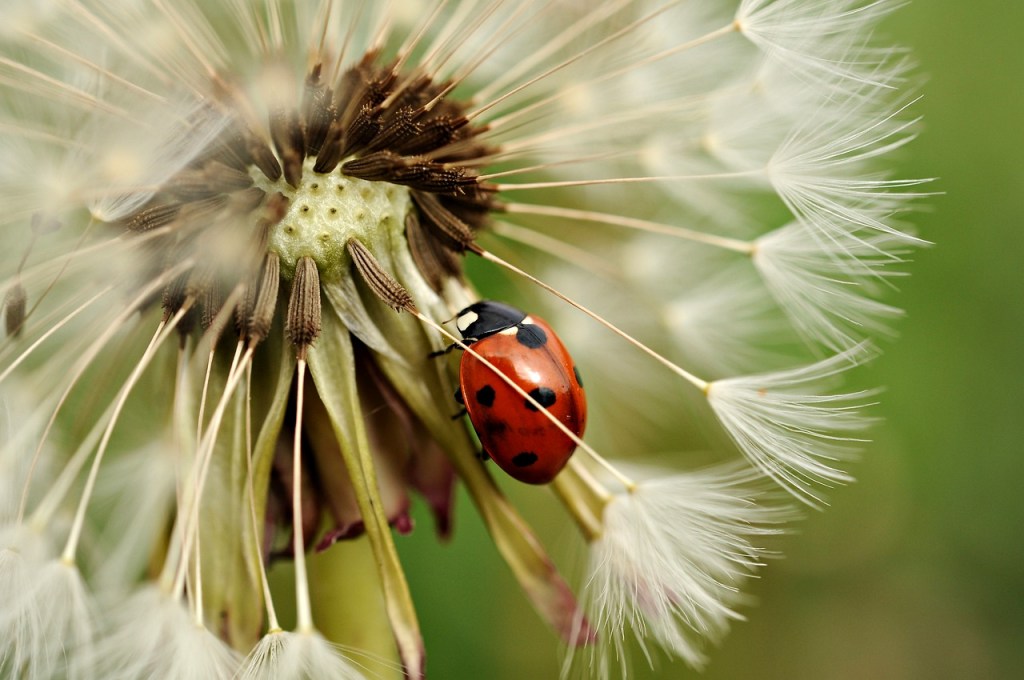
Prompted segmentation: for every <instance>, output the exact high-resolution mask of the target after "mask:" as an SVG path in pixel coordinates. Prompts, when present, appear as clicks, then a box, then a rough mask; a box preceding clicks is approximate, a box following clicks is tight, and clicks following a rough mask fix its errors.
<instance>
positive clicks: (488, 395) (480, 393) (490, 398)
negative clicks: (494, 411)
mask: <svg viewBox="0 0 1024 680" xmlns="http://www.w3.org/2000/svg"><path fill="white" fill-rule="evenodd" d="M494 397H495V393H494V388H493V387H491V386H490V385H484V386H483V387H481V388H480V389H478V390H477V391H476V403H478V404H480V405H481V406H486V407H488V408H490V407H491V406H494Z"/></svg>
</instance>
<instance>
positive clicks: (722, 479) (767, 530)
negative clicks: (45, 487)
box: [563, 466, 789, 678]
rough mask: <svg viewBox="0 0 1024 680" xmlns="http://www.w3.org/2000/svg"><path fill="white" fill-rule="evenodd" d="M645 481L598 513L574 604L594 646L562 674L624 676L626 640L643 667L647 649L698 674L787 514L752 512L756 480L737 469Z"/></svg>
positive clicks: (665, 474) (652, 476)
mask: <svg viewBox="0 0 1024 680" xmlns="http://www.w3.org/2000/svg"><path fill="white" fill-rule="evenodd" d="M645 476H646V477H649V479H647V480H646V481H642V482H640V483H639V485H638V487H637V488H636V490H635V491H633V492H632V493H621V494H619V495H616V496H615V497H614V498H613V499H612V501H611V502H610V503H609V504H608V506H607V507H606V508H605V511H604V526H603V532H602V534H601V536H600V538H598V539H597V540H596V541H594V542H593V543H592V545H591V547H590V558H589V561H588V568H587V579H586V585H585V589H584V592H583V596H582V597H583V603H584V607H585V610H586V612H587V615H588V617H589V619H590V623H591V625H593V626H594V628H595V629H596V630H597V633H598V640H599V642H598V644H597V647H596V649H594V650H592V651H591V653H590V655H589V658H587V653H586V652H583V653H581V656H582V657H583V658H577V659H574V658H573V657H572V656H570V657H569V658H568V659H567V662H566V664H565V667H564V668H563V675H567V674H569V673H570V671H571V669H572V667H573V666H574V665H576V664H578V665H579V666H580V670H581V671H582V675H584V676H586V677H590V678H605V677H608V676H609V675H612V674H615V671H616V666H618V670H620V671H621V673H622V675H623V676H626V675H627V658H626V648H625V645H626V642H627V640H628V638H629V637H630V636H635V637H636V638H637V640H638V641H639V643H640V646H641V648H642V649H643V652H644V654H645V656H647V657H648V660H649V661H650V660H651V652H650V651H649V649H648V643H649V642H651V641H654V642H656V643H657V644H658V645H660V646H661V647H663V648H664V649H665V650H667V651H669V652H670V653H672V654H674V655H676V656H678V657H680V658H682V659H684V660H685V661H686V662H687V663H689V664H690V665H692V666H695V667H700V666H702V665H703V664H704V662H705V661H706V657H705V654H704V651H703V647H704V644H705V642H711V643H714V642H717V641H718V640H720V639H721V637H722V636H723V635H724V634H725V633H726V631H727V630H728V628H729V624H730V622H731V621H733V620H737V619H741V618H742V617H741V616H740V615H739V614H738V613H737V612H736V610H735V607H736V605H737V604H739V603H740V602H741V601H742V599H743V596H742V594H741V593H740V590H739V588H740V587H741V586H742V584H743V582H744V581H745V580H746V579H747V578H749V577H750V576H751V575H752V574H753V572H754V571H755V570H756V569H757V568H758V567H759V566H761V563H762V560H763V558H764V554H763V551H762V549H761V548H759V547H758V546H757V545H756V541H757V540H758V539H759V538H761V537H763V536H765V535H768V534H772V533H776V532H777V531H778V529H777V528H776V526H775V525H777V524H778V523H779V522H781V521H784V520H785V519H787V516H788V514H789V513H788V512H787V511H786V510H784V509H781V508H771V507H769V506H766V505H762V504H760V503H761V501H762V500H763V499H761V498H760V496H761V495H762V494H761V493H760V492H759V491H758V490H757V487H756V482H755V478H756V475H755V474H752V473H751V472H750V471H749V470H742V469H740V468H738V467H737V466H732V467H723V468H715V469H709V470H705V471H702V472H694V473H688V474H678V473H675V474H674V473H672V472H669V471H664V470H662V471H657V472H656V473H655V472H654V471H650V470H648V471H646V472H645Z"/></svg>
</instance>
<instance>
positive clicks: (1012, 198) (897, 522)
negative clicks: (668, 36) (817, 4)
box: [399, 0, 1024, 680]
mask: <svg viewBox="0 0 1024 680" xmlns="http://www.w3.org/2000/svg"><path fill="white" fill-rule="evenodd" d="M1022 31H1024V3H1019V2H1008V1H1006V0H979V1H977V2H965V1H964V0H915V1H914V2H912V3H911V4H910V5H909V6H907V7H905V8H903V9H902V10H900V11H899V12H898V13H897V14H896V15H895V16H894V17H892V18H891V20H889V21H888V22H887V24H886V26H885V32H886V34H887V36H888V37H891V38H893V39H895V40H896V41H897V42H900V43H903V44H905V45H908V46H910V47H911V49H912V50H913V54H914V56H915V57H916V59H917V60H918V61H919V62H920V65H921V66H920V69H919V71H920V72H921V73H922V74H924V75H925V76H926V78H927V82H926V83H925V84H924V87H923V93H924V99H923V100H922V101H921V102H920V103H919V104H917V105H916V106H915V111H916V112H917V113H919V114H921V115H923V116H924V125H923V127H922V132H921V137H920V139H919V140H917V141H916V142H915V143H914V144H913V145H912V146H911V147H910V149H909V151H908V152H907V153H906V154H905V155H904V157H903V158H902V159H901V161H900V162H901V163H902V166H901V169H900V175H901V176H919V177H924V176H927V177H938V178H939V181H938V182H937V183H935V184H934V185H932V187H933V188H934V189H936V190H938V191H941V192H943V195H942V196H938V197H935V198H932V199H930V200H928V201H927V202H926V203H927V205H926V207H925V211H923V212H921V213H919V214H916V215H914V217H913V221H914V223H915V224H916V225H917V227H918V229H919V231H920V234H921V235H922V236H923V237H925V238H927V239H929V240H930V241H933V242H934V243H935V244H936V245H935V247H933V248H930V249H927V250H922V251H920V252H918V253H917V255H916V256H915V261H914V262H913V263H912V264H911V265H910V266H909V271H911V272H912V276H911V277H910V278H908V279H903V280H901V281H900V288H901V289H902V292H901V295H900V296H899V298H898V302H899V303H900V304H901V305H902V306H903V307H905V308H906V310H907V314H908V316H907V318H906V319H904V320H903V321H902V322H901V323H900V324H899V330H900V333H901V337H900V338H899V340H898V341H896V342H893V343H887V344H886V345H885V346H884V349H885V353H884V354H883V356H882V357H881V358H880V359H879V360H877V361H876V362H875V363H874V364H873V365H872V367H871V368H870V369H869V371H870V376H868V377H869V378H870V379H871V380H872V381H874V382H877V383H881V384H884V385H885V386H886V388H887V389H886V391H885V393H884V394H883V397H882V402H883V405H882V409H881V410H882V412H883V415H884V416H885V418H886V422H885V423H884V424H883V425H881V426H879V427H877V428H876V429H875V430H874V431H873V433H872V436H873V439H874V442H873V443H872V444H871V446H870V448H869V449H868V451H867V452H866V454H865V456H864V459H863V461H862V462H860V463H858V464H856V465H855V466H854V468H853V471H854V472H855V474H856V476H857V477H858V480H859V481H858V483H857V484H856V485H854V486H851V487H848V488H844V489H841V490H838V491H836V492H835V493H833V494H831V496H830V498H831V501H832V507H831V509H830V510H828V511H827V512H825V513H814V514H813V515H812V516H810V517H808V519H807V520H806V521H804V522H802V523H800V525H799V526H798V527H797V531H796V534H795V535H791V536H788V537H786V538H785V539H784V540H782V541H781V545H780V547H781V548H782V550H783V551H784V552H785V555H786V558H785V559H784V560H776V561H773V562H772V563H771V564H770V565H769V566H768V567H767V568H766V569H765V570H763V572H762V576H763V578H762V579H760V580H759V581H758V582H757V583H755V584H754V585H753V588H752V591H753V594H754V595H755V597H756V600H757V602H756V604H755V605H754V606H752V607H748V608H746V609H745V610H744V613H745V614H746V615H747V616H748V619H749V621H747V622H745V623H740V624H737V625H736V626H735V628H734V630H733V632H732V634H731V635H730V637H729V638H728V639H727V640H726V641H725V643H724V644H723V645H722V646H721V647H720V648H719V649H718V650H715V651H714V652H713V656H712V662H711V665H710V667H709V669H708V670H707V671H706V672H705V673H704V674H703V677H705V678H707V679H708V680H717V679H723V678H750V677H757V678H762V679H771V678H798V679H804V678H826V679H829V680H832V679H847V678H849V679H861V678H872V679H890V678H891V679H916V678H921V679H929V680H933V679H936V678H970V679H974V678H1014V677H1024V503H1022V502H1021V498H1022V494H1021V491H1020V487H1021V485H1022V483H1024V455H1022V450H1024V447H1022V440H1024V388H1022V381H1024V359H1022V355H1024V342H1022V336H1024V333H1022V331H1024V238H1022V236H1021V232H1022V231H1024V224H1022V222H1024V156H1022V152H1024V143H1022V142H1024V129H1022V128H1024V50H1022V49H1021V48H1020V44H1019V42H1020V38H1021V36H1022ZM507 488H509V490H510V493H512V494H513V495H514V496H515V500H516V502H517V504H518V505H519V506H520V507H525V508H526V510H525V514H526V515H527V517H528V519H529V520H530V521H532V522H534V524H535V525H538V526H539V530H540V531H541V533H542V535H543V537H544V539H545V542H546V543H547V544H548V545H549V546H555V547H554V548H553V550H554V552H555V553H556V555H559V556H561V557H564V558H565V559H566V562H565V564H566V566H567V567H568V566H571V559H570V558H569V555H570V553H571V551H570V550H568V549H565V550H559V547H560V546H562V545H564V544H567V543H569V541H568V540H567V539H568V538H569V537H570V536H571V527H569V525H568V523H567V522H566V521H565V519H564V514H563V513H562V512H561V511H560V510H559V509H558V508H557V507H556V505H555V504H554V503H553V501H551V499H550V498H549V497H548V496H547V494H545V493H544V492H543V490H536V489H516V488H512V487H507ZM458 509H459V510H460V512H458V514H457V518H456V520H457V525H456V533H455V537H454V539H453V541H452V542H451V543H450V544H448V545H439V544H438V543H437V541H436V540H435V538H434V536H433V535H432V532H431V531H430V529H429V526H430V525H429V518H428V517H426V516H425V515H423V514H422V513H421V514H420V515H419V527H420V529H419V530H418V531H416V532H415V533H414V534H413V535H412V536H410V537H407V538H401V539H399V544H400V548H401V550H402V553H403V562H404V563H405V565H406V570H407V573H408V575H409V578H410V581H411V586H412V591H413V593H414V596H415V598H416V601H417V607H418V610H419V613H420V616H421V618H422V625H423V628H424V634H425V636H426V641H427V649H428V653H429V656H428V669H429V671H430V675H431V676H432V677H434V678H441V679H443V680H458V679H461V678H488V679H493V680H500V679H503V678H509V679H512V678H515V679H522V678H538V679H542V680H543V679H546V678H554V677H557V673H556V672H555V671H556V669H557V662H558V653H557V645H556V641H555V639H554V637H553V636H552V635H551V634H550V633H549V632H548V630H547V629H546V627H545V626H544V624H543V623H542V622H541V621H540V620H539V618H537V617H536V615H535V614H534V613H533V612H532V610H531V609H530V607H529V605H528V604H527V602H526V600H525V598H524V597H523V596H522V594H521V592H520V591H519V589H518V587H517V586H516V585H515V583H514V581H513V580H512V578H511V575H510V574H509V572H508V569H507V568H506V567H505V565H504V564H503V563H502V561H501V559H500V558H499V557H498V555H497V553H496V551H495V550H494V548H493V546H492V544H491V543H490V540H489V539H488V538H487V536H486V534H485V533H484V530H483V528H482V525H481V524H480V521H479V519H478V518H477V517H476V516H475V514H474V512H473V510H472V508H471V504H470V503H469V502H468V499H467V498H466V497H465V496H464V495H463V496H461V497H460V498H459V508H458ZM637 667H638V671H637V674H636V677H638V678H684V677H698V675H697V674H696V673H692V672H690V671H688V670H687V669H686V668H685V667H684V666H683V665H682V664H680V663H676V664H672V665H666V664H664V663H662V664H661V665H660V667H659V668H658V670H656V671H648V670H647V669H646V668H644V667H643V665H642V664H638V665H637Z"/></svg>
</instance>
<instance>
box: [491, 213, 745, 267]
mask: <svg viewBox="0 0 1024 680" xmlns="http://www.w3.org/2000/svg"><path fill="white" fill-rule="evenodd" d="M504 210H505V212H506V213H508V214H510V215H544V216H547V217H561V218H565V219H569V220H577V221H580V222H597V223H599V224H609V225H612V226H616V227H625V228H627V229H636V230H638V231H646V232H650V233H652V234H664V235H666V236H672V237H674V238H679V239H683V240H686V241H693V242H695V243H703V244H705V245H709V246H714V247H716V248H722V249H724V250H731V251H733V252H737V253H742V254H744V255H752V254H753V253H754V250H755V248H756V245H755V244H754V243H752V242H750V241H743V240H740V239H734V238H727V237H724V236H716V235H714V234H705V233H703V232H699V231H695V230H693V229H687V228H686V227H677V226H674V225H671V224H662V223H659V222H651V221H648V220H641V219H636V218H633V217H626V216H624V215H613V214H610V213H602V212H597V211H595V210H579V209H576V208H563V207H560V206H553V205H536V204H532V203H508V204H506V205H505V206H504Z"/></svg>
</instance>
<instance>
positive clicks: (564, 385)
mask: <svg viewBox="0 0 1024 680" xmlns="http://www.w3.org/2000/svg"><path fill="white" fill-rule="evenodd" d="M456 325H457V327H458V329H459V332H460V333H461V334H462V338H463V342H464V343H465V344H466V345H472V348H473V351H474V352H476V353H477V354H479V355H480V356H482V357H483V358H485V359H486V360H487V361H489V362H490V363H491V364H492V365H493V366H494V367H495V368H497V369H498V370H499V371H501V372H502V373H503V374H505V375H506V376H507V377H508V378H509V379H511V380H512V381H513V382H514V383H515V384H516V385H518V386H519V387H520V388H522V390H523V391H524V392H526V393H527V394H529V395H530V396H531V397H532V398H533V400H534V401H536V402H537V403H538V404H539V405H540V406H541V407H543V408H544V409H545V410H546V411H547V412H548V413H549V414H550V415H551V416H553V417H554V418H556V419H557V420H558V421H559V422H561V423H562V425H564V426H565V427H566V428H567V429H568V430H569V431H570V432H572V433H573V434H575V435H576V436H577V437H582V436H583V430H584V427H585V426H586V420H587V400H586V396H585V395H584V393H583V385H582V384H581V382H580V378H579V372H578V371H577V370H576V366H575V365H574V363H573V360H572V357H571V356H570V355H569V352H568V351H567V350H566V349H565V346H564V345H563V344H562V341H561V340H559V338H558V336H557V335H556V334H555V332H554V331H553V330H552V329H551V327H550V326H549V325H548V324H547V323H545V322H544V320H542V319H540V318H538V317H535V316H528V315H527V314H526V313H525V312H523V311H521V310H519V309H516V308H515V307H511V306H509V305H506V304H503V303H500V302H493V301H489V300H485V301H482V302H477V303H475V304H472V305H470V306H469V307H466V308H465V309H463V310H462V311H461V312H459V315H458V316H457V317H456ZM459 387H460V393H461V397H462V398H461V401H462V402H463V404H464V405H465V408H466V412H467V413H468V414H469V420H470V422H471V423H472V425H473V429H474V430H476V433H477V436H478V437H479V439H480V443H481V445H482V446H483V449H484V453H486V454H487V455H488V456H489V457H490V458H491V459H492V460H493V461H494V462H495V463H496V464H497V465H498V467H500V468H501V469H502V470H504V471H505V472H506V473H508V474H509V475H510V476H512V477H514V478H515V479H518V480H519V481H521V482H526V483H527V484H546V483H548V482H550V481H551V480H552V479H554V478H555V476H556V475H557V474H558V473H559V472H561V470H562V468H563V467H565V465H566V463H567V462H568V461H569V458H570V457H571V456H572V454H573V451H575V449H576V443H575V442H574V441H573V440H572V439H570V438H569V437H568V436H567V435H566V434H565V433H564V432H563V431H562V430H561V429H559V428H558V426H557V425H555V424H554V423H553V422H551V419H549V418H548V417H546V416H545V415H544V414H543V413H540V412H539V410H538V408H537V406H536V405H534V404H533V403H531V402H530V401H528V400H526V399H524V398H523V396H522V395H521V394H520V393H519V392H517V391H516V390H515V389H514V388H512V387H511V386H510V385H509V384H508V383H506V382H505V381H504V380H502V379H501V378H500V377H499V376H498V375H496V374H495V372H494V371H493V370H491V368H489V367H488V366H487V365H485V364H484V363H482V362H481V361H480V359H478V358H477V357H475V356H473V354H472V353H470V352H464V353H463V355H462V361H461V363H460V365H459Z"/></svg>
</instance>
